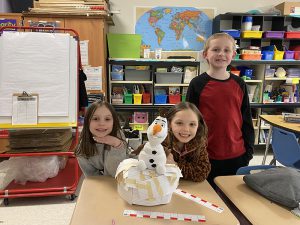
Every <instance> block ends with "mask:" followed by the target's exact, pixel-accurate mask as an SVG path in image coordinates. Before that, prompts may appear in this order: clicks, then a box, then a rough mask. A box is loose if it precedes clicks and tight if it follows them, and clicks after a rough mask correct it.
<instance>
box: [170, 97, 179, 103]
mask: <svg viewBox="0 0 300 225" xmlns="http://www.w3.org/2000/svg"><path fill="white" fill-rule="evenodd" d="M179 102H180V95H169V103H170V104H177V103H179Z"/></svg>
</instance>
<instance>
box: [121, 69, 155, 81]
mask: <svg viewBox="0 0 300 225" xmlns="http://www.w3.org/2000/svg"><path fill="white" fill-rule="evenodd" d="M125 80H129V81H150V70H133V69H125Z"/></svg>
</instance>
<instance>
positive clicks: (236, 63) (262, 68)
mask: <svg viewBox="0 0 300 225" xmlns="http://www.w3.org/2000/svg"><path fill="white" fill-rule="evenodd" d="M244 16H251V17H252V19H253V25H259V26H260V31H263V32H265V31H286V28H287V26H292V27H293V28H300V18H298V17H291V16H276V15H266V14H262V15H250V14H241V13H226V14H220V15H218V16H217V17H216V18H215V20H214V25H213V32H214V33H217V32H222V31H223V30H232V29H234V30H241V29H242V21H243V17H244ZM234 39H235V40H236V42H237V45H238V46H239V47H240V48H248V47H249V46H256V47H259V48H261V47H264V46H269V45H276V47H277V49H278V50H280V51H283V50H285V49H284V48H287V49H295V48H298V46H299V50H300V38H265V37H264V36H263V37H262V38H241V37H236V38H234ZM238 53H239V52H238ZM231 66H232V67H247V68H250V69H252V71H253V77H252V79H251V80H245V82H246V83H247V85H250V86H251V85H252V86H254V85H260V88H259V94H258V98H257V99H256V100H257V101H256V102H252V103H250V105H251V108H252V114H253V118H254V121H253V123H254V126H255V127H258V129H255V132H256V139H255V144H259V145H260V144H264V142H265V140H264V138H263V137H266V132H268V129H267V128H266V127H265V126H262V124H261V121H260V119H259V115H260V114H264V113H267V114H269V113H271V114H275V113H280V112H282V111H287V112H298V111H299V108H300V102H299V96H298V99H297V101H296V102H268V103H264V102H265V101H264V100H263V94H264V90H265V89H266V88H267V86H268V85H269V86H272V88H277V89H279V87H282V86H283V87H284V86H288V85H292V84H287V83H291V81H292V80H293V79H295V78H289V79H287V78H286V77H275V76H274V77H269V76H266V70H267V69H269V68H272V69H275V70H276V69H277V68H279V67H283V68H284V69H285V70H287V69H289V68H300V60H294V59H288V60H241V59H234V60H232V63H231ZM299 75H300V74H299ZM241 76H242V75H241ZM296 79H297V78H296ZM287 81H288V82H287ZM298 88H299V85H298ZM249 97H250V96H249ZM292 101H295V100H294V99H293V100H292Z"/></svg>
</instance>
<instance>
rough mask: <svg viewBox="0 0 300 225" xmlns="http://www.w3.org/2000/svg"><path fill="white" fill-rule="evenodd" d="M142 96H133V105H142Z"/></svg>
mask: <svg viewBox="0 0 300 225" xmlns="http://www.w3.org/2000/svg"><path fill="white" fill-rule="evenodd" d="M142 96H143V95H142V94H133V104H142Z"/></svg>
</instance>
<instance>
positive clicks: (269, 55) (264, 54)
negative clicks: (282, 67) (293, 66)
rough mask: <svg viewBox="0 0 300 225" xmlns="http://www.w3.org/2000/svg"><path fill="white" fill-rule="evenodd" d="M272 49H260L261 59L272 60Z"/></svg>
mask: <svg viewBox="0 0 300 225" xmlns="http://www.w3.org/2000/svg"><path fill="white" fill-rule="evenodd" d="M273 57H274V51H262V56H261V59H262V60H273Z"/></svg>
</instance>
